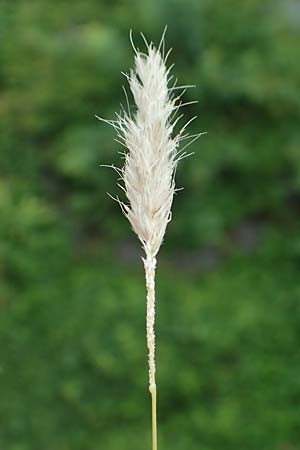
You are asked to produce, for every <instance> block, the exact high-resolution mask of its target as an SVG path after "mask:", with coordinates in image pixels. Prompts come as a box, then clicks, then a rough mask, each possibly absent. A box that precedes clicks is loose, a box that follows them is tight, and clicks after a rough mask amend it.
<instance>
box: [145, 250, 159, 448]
mask: <svg viewBox="0 0 300 450" xmlns="http://www.w3.org/2000/svg"><path fill="white" fill-rule="evenodd" d="M144 267H145V276H146V288H147V318H146V330H147V347H148V364H149V391H150V394H151V404H152V408H151V409H152V415H151V421H152V450H157V412H156V411H157V401H156V398H157V391H156V381H155V328H154V327H155V268H156V258H155V256H153V255H152V254H151V252H147V255H146V259H144Z"/></svg>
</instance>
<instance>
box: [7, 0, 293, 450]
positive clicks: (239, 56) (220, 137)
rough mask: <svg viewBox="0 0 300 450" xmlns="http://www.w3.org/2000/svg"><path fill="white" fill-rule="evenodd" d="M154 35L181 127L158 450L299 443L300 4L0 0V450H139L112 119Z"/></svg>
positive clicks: (141, 328)
mask: <svg viewBox="0 0 300 450" xmlns="http://www.w3.org/2000/svg"><path fill="white" fill-rule="evenodd" d="M165 24H168V32H167V38H166V41H167V47H172V48H173V52H172V54H171V56H170V59H169V61H170V62H173V61H174V62H175V63H176V65H175V68H174V74H175V75H176V76H178V79H179V83H180V84H190V83H195V84H196V85H197V87H196V88H195V89H192V90H190V91H189V92H187V93H186V94H185V97H184V98H185V100H186V101H190V100H194V99H197V100H198V101H199V103H198V104H197V105H191V106H189V107H186V109H185V112H186V119H189V118H190V117H192V116H193V115H195V114H198V119H197V120H196V121H195V122H194V123H193V125H192V126H191V128H190V131H191V132H192V133H193V132H199V131H207V135H206V136H204V137H202V138H201V139H200V140H199V141H198V142H197V143H196V144H194V145H193V146H192V148H191V150H193V151H195V155H194V156H193V157H191V158H189V159H186V160H184V161H182V163H181V164H180V166H179V169H178V174H177V185H178V186H179V187H180V186H184V188H185V189H184V191H182V192H179V193H178V195H177V196H176V199H175V203H174V208H173V221H172V222H171V223H170V225H169V227H168V231H167V236H166V242H165V244H164V246H163V247H162V249H161V252H160V255H159V271H158V278H157V364H158V371H157V377H158V389H159V440H160V449H161V450H187V449H188V450H194V449H201V450H220V449H222V450H296V449H300V426H299V422H300V351H299V348H300V270H299V269H300V229H299V224H300V146H299V144H300V126H299V119H300V60H299V47H300V8H299V2H298V1H297V0H294V1H292V0H286V1H283V0H282V1H275V0H274V1H261V0H244V1H238V0H228V1H227V0H226V1H223V2H221V1H214V0H160V1H159V0H131V1H130V0H110V1H107V0H85V1H83V0H73V1H72V2H70V1H67V0H52V1H51V2H49V0H47V1H46V0H14V1H12V0H6V1H5V0H2V1H1V9H0V37H1V39H0V89H1V93H0V139H1V142H0V149H1V150H0V151H1V178H0V209H1V222H0V236H1V260H0V275H1V287H0V308H1V314H0V342H1V343H0V422H1V423H0V448H1V450H99V449H105V450H148V449H149V448H150V409H149V408H150V401H149V395H148V390H147V363H146V356H145V351H146V350H145V287H144V278H143V268H142V263H141V260H140V256H142V252H141V249H140V246H139V244H138V242H137V239H136V238H135V236H134V235H133V233H132V231H131V230H130V227H129V224H128V223H127V221H126V219H125V218H124V217H123V216H122V215H121V213H120V211H119V208H118V205H117V204H116V203H114V202H113V201H111V199H110V198H109V197H108V196H107V195H106V192H107V191H108V192H110V193H112V194H113V195H115V194H117V193H118V194H119V192H118V189H117V187H116V181H117V180H116V176H115V174H114V173H113V172H112V171H110V170H109V169H105V168H100V167H99V165H100V164H111V163H114V164H116V165H119V164H120V155H119V154H118V151H120V147H119V145H118V144H117V143H116V142H114V140H113V138H114V133H113V131H112V130H111V129H109V127H106V126H105V125H104V124H102V123H100V122H98V121H97V120H96V119H95V118H94V115H95V114H99V115H101V116H103V117H106V118H112V117H113V114H114V111H118V110H119V104H120V102H121V101H123V100H124V98H123V97H124V96H123V92H122V84H124V83H125V79H124V78H123V77H122V75H121V71H125V72H126V71H128V70H129V68H130V67H131V66H132V63H133V52H132V49H131V47H130V43H129V29H130V28H132V29H133V32H134V36H135V41H136V43H137V45H138V46H140V47H142V46H143V44H142V40H141V38H140V37H139V34H138V33H139V31H143V32H144V33H145V34H146V36H147V37H148V38H150V39H153V40H154V41H155V42H159V39H160V36H161V34H162V30H163V28H164V26H165Z"/></svg>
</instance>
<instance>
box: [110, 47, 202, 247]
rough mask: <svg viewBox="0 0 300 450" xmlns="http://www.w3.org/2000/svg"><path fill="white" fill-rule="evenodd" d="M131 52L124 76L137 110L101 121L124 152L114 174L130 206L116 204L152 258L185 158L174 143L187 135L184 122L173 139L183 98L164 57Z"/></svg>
mask: <svg viewBox="0 0 300 450" xmlns="http://www.w3.org/2000/svg"><path fill="white" fill-rule="evenodd" d="M134 50H135V67H134V69H133V70H131V71H130V74H129V75H126V78H127V80H128V83H129V87H130V90H131V92H132V95H133V98H134V101H135V104H136V111H135V113H131V112H130V111H128V112H125V111H123V114H122V115H120V114H117V120H116V121H106V122H108V123H109V124H111V125H112V126H113V127H114V128H115V129H116V131H117V135H118V138H119V140H120V141H121V143H122V144H123V145H124V146H125V147H126V149H127V152H126V153H125V163H124V167H123V168H121V169H117V171H118V173H119V174H120V175H121V178H122V180H123V182H124V186H123V190H124V192H125V194H126V197H127V199H128V202H129V204H125V203H123V202H121V201H119V203H120V205H121V207H122V210H123V212H124V214H125V215H126V217H127V218H128V220H129V221H130V223H131V226H132V228H133V230H134V231H135V233H136V234H137V236H138V237H139V239H140V241H141V242H142V244H143V247H144V249H145V252H146V254H150V255H152V256H155V255H156V254H157V252H158V250H159V248H160V246H161V244H162V241H163V237H164V234H165V230H166V227H167V224H168V222H169V221H170V218H171V206H172V201H173V196H174V192H175V182H174V175H175V169H176V165H177V162H178V160H179V159H181V158H183V157H185V156H186V153H184V152H183V151H178V146H179V142H180V141H181V139H188V137H189V136H188V135H187V134H186V135H184V136H183V131H185V128H186V125H187V124H186V125H185V126H184V127H183V128H182V129H181V131H180V132H179V133H178V134H177V135H175V136H173V129H174V126H175V124H176V123H177V121H178V120H179V119H180V117H178V118H177V119H176V120H175V119H174V117H175V116H176V113H177V111H178V109H179V108H180V106H182V103H181V101H180V98H181V95H182V94H181V95H179V96H178V97H174V96H173V94H172V92H173V90H175V89H178V88H177V87H176V88H175V85H174V86H173V87H172V88H169V86H168V76H169V71H170V69H167V67H166V57H164V56H163V55H162V54H161V52H160V49H156V48H155V47H154V46H153V44H152V43H150V44H147V53H142V52H140V51H137V50H136V49H135V48H134ZM102 120H103V119H102ZM199 136H200V135H197V136H196V138H197V137H199ZM190 137H191V138H195V136H190ZM193 140H194V139H193ZM183 150H184V149H183Z"/></svg>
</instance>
